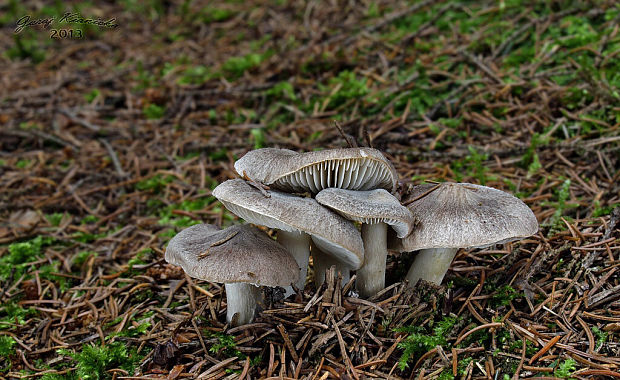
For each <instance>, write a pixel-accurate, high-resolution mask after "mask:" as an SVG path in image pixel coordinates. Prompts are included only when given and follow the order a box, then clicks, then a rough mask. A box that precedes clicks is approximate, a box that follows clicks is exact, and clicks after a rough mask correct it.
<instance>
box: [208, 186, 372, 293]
mask: <svg viewBox="0 0 620 380" xmlns="http://www.w3.org/2000/svg"><path fill="white" fill-rule="evenodd" d="M266 194H268V195H269V197H266V196H265V195H263V193H262V192H261V191H260V190H258V189H257V188H255V187H253V186H250V185H249V184H248V183H247V182H245V181H244V180H242V179H231V180H228V181H226V182H223V183H221V184H220V185H219V186H218V187H216V188H215V189H214V190H213V195H214V196H215V197H216V198H217V199H219V200H220V202H222V204H224V206H225V207H226V208H227V209H228V210H230V211H231V212H233V213H234V214H235V215H237V216H239V217H241V218H243V219H245V221H246V222H248V223H254V224H258V225H261V226H266V227H269V228H274V229H277V230H278V237H277V240H278V242H280V243H281V244H283V245H284V247H285V248H287V249H288V250H289V252H290V253H291V254H292V255H293V257H294V258H295V261H297V264H298V266H299V270H300V275H299V280H298V281H297V283H296V284H295V285H296V286H297V287H298V288H299V289H303V288H304V285H305V279H306V273H307V268H308V258H309V255H310V241H309V239H308V235H310V236H311V237H312V241H313V242H314V243H315V244H316V245H317V246H318V247H319V248H320V249H321V250H322V251H323V252H326V253H329V254H331V255H333V256H335V257H336V258H338V260H339V261H341V262H343V263H344V264H346V265H348V266H349V267H351V268H353V269H357V268H359V267H360V266H361V265H362V263H363V260H364V246H363V243H362V238H361V236H360V234H359V232H358V231H357V229H356V228H355V226H354V225H353V223H351V222H350V221H348V220H346V219H344V218H343V217H341V216H340V215H338V214H336V213H334V212H332V211H330V210H329V209H327V208H325V207H323V206H321V205H320V204H319V203H318V202H317V201H316V200H314V199H312V198H304V197H298V196H294V195H291V194H286V193H281V192H279V191H274V190H267V191H266ZM288 294H291V289H290V288H288V289H287V295H288Z"/></svg>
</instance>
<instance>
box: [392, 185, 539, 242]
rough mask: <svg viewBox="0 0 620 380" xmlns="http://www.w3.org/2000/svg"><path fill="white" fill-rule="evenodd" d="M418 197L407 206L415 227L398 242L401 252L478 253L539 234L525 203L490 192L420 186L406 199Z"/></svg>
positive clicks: (467, 187) (474, 187)
mask: <svg viewBox="0 0 620 380" xmlns="http://www.w3.org/2000/svg"><path fill="white" fill-rule="evenodd" d="M435 186H437V187H436V188H435V189H434V190H433V188H434V187H435ZM418 197H420V199H418V200H415V201H414V202H412V203H410V204H409V205H408V206H407V208H409V210H411V213H412V214H413V215H414V217H415V218H416V219H417V221H418V225H417V226H416V228H414V229H413V231H412V232H411V234H409V235H408V236H406V237H405V238H404V239H402V240H401V244H400V247H397V249H398V250H400V251H401V252H408V251H414V250H418V249H427V248H474V247H476V248H481V247H486V246H489V245H493V244H501V243H505V242H508V241H512V240H516V239H520V238H524V237H527V236H531V235H533V234H535V233H536V232H537V231H538V221H537V220H536V216H535V215H534V213H533V212H532V210H530V208H529V207H528V206H527V205H526V204H525V203H523V201H521V200H520V199H518V198H516V197H514V196H513V195H511V194H508V193H506V192H504V191H501V190H497V189H493V188H491V187H487V186H480V185H474V184H471V183H442V184H440V185H433V184H424V185H420V186H416V187H414V188H413V190H412V193H411V194H410V195H409V197H408V199H411V200H413V199H415V198H418ZM405 203H406V201H405Z"/></svg>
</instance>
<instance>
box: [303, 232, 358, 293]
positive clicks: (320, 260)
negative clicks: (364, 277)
mask: <svg viewBox="0 0 620 380" xmlns="http://www.w3.org/2000/svg"><path fill="white" fill-rule="evenodd" d="M310 246H311V248H312V263H313V264H314V285H316V287H317V289H318V288H319V286H321V285H323V283H324V282H325V271H326V270H328V269H329V268H331V267H332V265H335V266H336V273H338V272H340V274H341V275H342V282H341V284H342V285H343V286H344V285H345V284H346V283H347V282H349V280H350V279H351V268H350V267H348V266H347V265H346V264H343V263H342V262H341V261H338V259H336V258H334V256H332V255H328V254H327V253H325V252H323V251H321V249H320V248H319V247H317V246H316V245H315V244H314V242H311V244H310Z"/></svg>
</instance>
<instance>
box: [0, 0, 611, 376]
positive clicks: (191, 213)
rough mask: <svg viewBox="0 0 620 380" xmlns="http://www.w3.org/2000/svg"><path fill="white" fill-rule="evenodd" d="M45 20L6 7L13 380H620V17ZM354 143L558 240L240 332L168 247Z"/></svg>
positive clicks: (503, 7)
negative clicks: (287, 169) (437, 279)
mask: <svg viewBox="0 0 620 380" xmlns="http://www.w3.org/2000/svg"><path fill="white" fill-rule="evenodd" d="M43 3H44V2H38V1H25V2H19V1H15V0H11V1H9V2H8V4H5V5H0V27H1V29H2V33H0V52H2V55H1V56H0V78H1V79H0V80H1V86H0V99H1V102H0V125H1V128H0V378H33V379H45V380H50V379H77V378H80V379H129V378H162V379H163V378H166V379H175V378H194V377H198V376H201V377H202V378H223V379H237V378H239V379H243V378H250V379H258V378H263V379H264V378H269V377H276V378H279V377H281V378H304V379H327V378H342V379H363V378H390V379H401V378H416V379H430V378H440V379H450V378H480V379H509V378H519V377H521V378H525V377H528V378H531V377H538V378H553V377H555V378H577V379H581V378H614V377H615V378H618V377H620V230H619V228H620V224H619V220H620V207H618V206H619V205H620V162H619V161H620V33H619V32H620V27H619V24H620V5H618V3H617V2H616V1H612V0H608V1H591V2H581V1H545V2H542V1H519V0H501V1H480V2H453V1H432V0H426V1H418V2H406V1H386V0H373V1H369V0H364V1H360V2H353V1H344V0H330V1H308V2H306V1H260V0H256V1H247V2H242V1H228V2H206V1H190V0H187V1H181V0H150V1H146V2H139V1H135V0H124V1H109V2H101V3H100V4H96V5H95V4H94V2H92V3H91V2H84V3H75V2H55V3H54V5H52V6H49V5H45V6H44V5H43ZM67 11H71V12H76V13H79V14H81V15H82V16H83V17H84V18H95V19H100V20H107V21H108V22H107V23H106V24H105V25H84V24H77V23H75V22H76V20H75V17H74V16H72V15H69V16H67V17H64V18H63V15H64V14H65V12H67ZM26 15H29V16H30V21H35V20H44V19H48V18H50V17H54V20H53V21H52V22H51V24H50V26H49V28H47V29H45V28H44V27H43V26H42V25H31V26H26V25H24V24H23V23H24V22H25V20H26V19H24V18H23V17H24V16H26ZM112 18H113V19H114V20H110V19H112ZM18 20H21V25H24V27H23V28H19V27H18V26H17V24H16V23H17V22H18ZM114 25H116V26H114ZM79 36H81V38H79ZM334 120H336V121H338V122H339V124H340V125H341V126H342V129H343V131H344V132H345V133H346V134H348V135H350V136H352V140H354V141H355V142H356V143H358V144H360V145H368V144H371V145H372V146H373V147H375V148H377V149H380V150H381V151H383V152H384V154H385V155H386V157H388V158H389V159H390V160H391V161H392V162H393V164H394V166H395V168H396V169H397V171H398V173H399V176H400V179H401V180H402V181H403V184H404V185H405V186H407V185H408V184H414V185H416V184H420V183H423V182H424V181H425V180H431V181H458V182H471V183H477V184H483V185H487V186H492V187H495V188H498V189H502V190H505V191H508V192H510V193H512V194H514V195H516V196H517V197H519V198H521V199H522V200H523V201H524V202H525V203H526V204H527V205H528V206H530V207H531V209H532V210H533V211H534V212H535V214H536V216H537V218H538V221H539V222H540V231H539V233H537V234H536V235H534V236H531V237H529V238H527V239H524V240H522V241H519V242H514V243H509V244H505V245H501V246H496V247H491V248H488V249H477V250H461V251H460V252H459V254H458V255H457V257H456V259H455V261H454V263H453V265H452V267H451V269H450V271H449V272H448V274H447V276H446V278H445V280H444V282H443V285H442V286H441V287H435V286H431V285H429V284H418V286H416V287H414V288H413V289H411V288H410V287H409V286H407V284H405V283H402V282H399V281H401V280H402V278H403V276H404V273H405V272H406V269H407V266H408V264H409V263H410V262H411V258H412V256H413V255H411V254H397V253H394V252H393V253H392V254H391V255H390V257H389V262H388V281H387V282H388V283H387V285H388V287H387V289H386V290H385V291H384V292H382V293H380V294H378V295H377V296H375V297H373V298H371V299H369V300H360V299H359V298H356V297H355V295H354V294H352V293H350V292H348V291H347V290H348V287H347V288H346V289H345V290H344V291H342V290H341V289H340V287H339V286H337V284H335V283H334V281H335V279H332V280H334V281H329V282H328V284H326V285H324V286H323V287H321V288H320V289H318V290H317V289H314V287H313V285H311V282H310V283H309V285H308V286H307V287H306V288H305V289H304V291H303V293H302V294H298V295H296V296H293V297H290V298H289V299H286V300H280V299H278V297H272V298H271V301H272V302H271V304H270V306H269V307H268V308H267V309H265V310H263V311H262V313H260V314H259V315H258V316H257V318H256V320H255V322H254V323H252V324H249V325H244V326H240V327H234V328H231V327H229V326H227V325H225V306H226V305H225V299H224V300H223V299H222V295H223V287H222V286H221V285H220V284H214V283H209V282H206V281H200V280H196V279H192V278H190V277H187V276H185V275H184V273H183V272H182V271H181V270H179V269H178V268H176V267H173V266H171V265H168V264H166V263H165V261H164V260H163V253H164V251H165V247H166V244H167V242H168V241H169V239H170V238H171V237H172V236H174V235H175V234H176V233H177V232H179V231H180V230H182V229H183V228H185V227H188V226H190V225H192V224H196V223H201V222H204V223H213V224H217V225H221V226H224V227H225V226H229V225H232V224H236V223H241V221H240V220H239V219H238V218H236V217H235V216H234V215H232V214H230V213H229V212H227V211H226V209H225V208H223V207H222V205H221V204H220V203H219V202H217V200H216V199H215V198H214V197H213V196H212V195H211V190H212V189H213V188H214V187H215V186H216V185H217V184H218V183H221V182H223V181H225V180H227V179H229V178H234V177H235V172H234V170H233V167H232V165H233V162H234V161H235V160H236V159H237V158H239V157H241V156H242V155H243V154H245V152H247V151H248V150H251V149H254V148H260V147H281V148H288V149H293V150H296V151H311V150H315V149H327V148H337V147H346V146H347V142H346V141H345V139H344V138H343V137H342V135H341V134H340V133H339V131H338V130H337V128H336V127H335V126H334V125H335V122H334ZM349 285H350V284H349Z"/></svg>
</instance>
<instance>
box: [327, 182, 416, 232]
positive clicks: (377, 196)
mask: <svg viewBox="0 0 620 380" xmlns="http://www.w3.org/2000/svg"><path fill="white" fill-rule="evenodd" d="M316 200H317V202H319V203H320V204H322V205H323V206H326V207H329V208H331V209H332V210H334V211H336V212H337V213H339V214H340V215H342V216H344V217H345V218H347V219H349V220H353V221H356V222H360V223H366V224H375V223H385V224H388V225H390V226H392V228H393V229H394V231H396V236H398V237H399V238H402V237H405V236H407V234H409V232H411V228H412V227H413V225H414V222H415V218H414V217H413V215H412V214H411V211H409V209H407V208H406V207H405V206H403V205H401V204H400V202H399V201H398V199H396V197H394V196H393V195H392V194H390V193H388V192H387V191H386V190H384V189H375V190H367V191H355V190H346V189H337V188H329V189H325V190H321V192H319V193H318V194H317V195H316Z"/></svg>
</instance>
